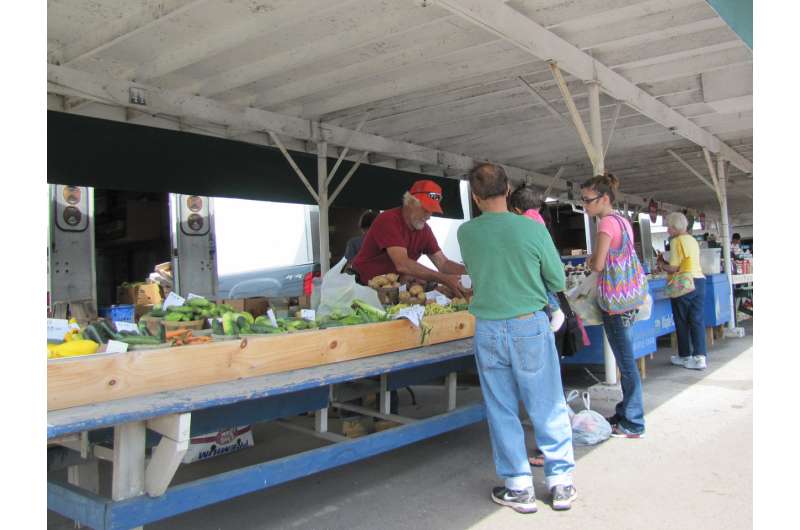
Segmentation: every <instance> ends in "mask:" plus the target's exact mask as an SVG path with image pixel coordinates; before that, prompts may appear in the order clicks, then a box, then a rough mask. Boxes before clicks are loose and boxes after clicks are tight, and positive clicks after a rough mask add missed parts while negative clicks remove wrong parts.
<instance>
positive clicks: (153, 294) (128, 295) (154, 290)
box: [117, 283, 163, 305]
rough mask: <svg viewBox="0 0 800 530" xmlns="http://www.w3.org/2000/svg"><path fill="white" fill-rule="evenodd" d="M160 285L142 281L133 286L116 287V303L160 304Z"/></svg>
mask: <svg viewBox="0 0 800 530" xmlns="http://www.w3.org/2000/svg"><path fill="white" fill-rule="evenodd" d="M162 300H163V298H162V297H161V287H160V286H159V285H158V284H157V283H143V284H140V285H137V286H135V287H122V286H120V287H117V303H118V304H133V305H152V304H160V303H161V301H162Z"/></svg>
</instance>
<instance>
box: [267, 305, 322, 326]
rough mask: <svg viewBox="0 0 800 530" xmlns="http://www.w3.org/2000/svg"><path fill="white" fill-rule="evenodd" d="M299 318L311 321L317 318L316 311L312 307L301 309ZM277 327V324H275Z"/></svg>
mask: <svg viewBox="0 0 800 530" xmlns="http://www.w3.org/2000/svg"><path fill="white" fill-rule="evenodd" d="M300 318H302V319H303V320H308V321H309V322H312V321H314V320H316V319H317V312H316V311H314V310H313V309H301V310H300ZM276 327H277V326H276Z"/></svg>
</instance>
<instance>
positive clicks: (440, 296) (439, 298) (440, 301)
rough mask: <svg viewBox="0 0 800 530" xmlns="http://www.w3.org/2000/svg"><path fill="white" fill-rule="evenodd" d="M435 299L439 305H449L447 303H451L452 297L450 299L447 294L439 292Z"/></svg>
mask: <svg viewBox="0 0 800 530" xmlns="http://www.w3.org/2000/svg"><path fill="white" fill-rule="evenodd" d="M435 300H436V303H437V304H439V305H447V304H449V303H450V299H449V298H447V297H446V296H445V295H443V294H442V293H438V294H437V295H436V298H435Z"/></svg>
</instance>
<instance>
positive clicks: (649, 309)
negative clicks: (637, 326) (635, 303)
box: [634, 293, 653, 322]
mask: <svg viewBox="0 0 800 530" xmlns="http://www.w3.org/2000/svg"><path fill="white" fill-rule="evenodd" d="M652 313H653V297H652V296H651V295H650V293H647V296H645V297H644V303H643V304H642V305H640V306H639V312H638V313H636V318H635V319H634V322H639V321H640V320H650V315H651V314H652Z"/></svg>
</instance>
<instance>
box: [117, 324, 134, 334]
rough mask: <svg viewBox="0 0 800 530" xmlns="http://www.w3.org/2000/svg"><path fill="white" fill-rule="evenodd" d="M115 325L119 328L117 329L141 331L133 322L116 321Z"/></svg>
mask: <svg viewBox="0 0 800 530" xmlns="http://www.w3.org/2000/svg"><path fill="white" fill-rule="evenodd" d="M114 326H115V327H116V328H117V331H133V332H134V333H137V334H138V333H139V328H138V327H137V326H136V324H134V323H133V322H116V321H115V322H114Z"/></svg>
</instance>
